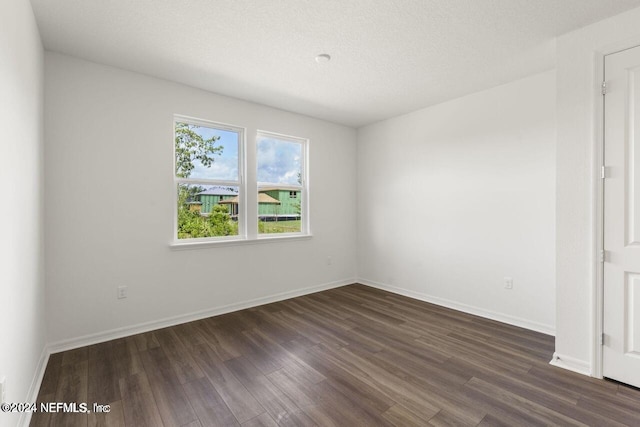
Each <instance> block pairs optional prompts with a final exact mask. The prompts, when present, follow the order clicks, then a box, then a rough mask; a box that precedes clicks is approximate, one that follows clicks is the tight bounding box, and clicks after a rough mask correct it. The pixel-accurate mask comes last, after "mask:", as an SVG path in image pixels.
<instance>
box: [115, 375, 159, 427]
mask: <svg viewBox="0 0 640 427" xmlns="http://www.w3.org/2000/svg"><path fill="white" fill-rule="evenodd" d="M120 395H121V396H122V411H123V413H124V421H125V426H127V427H146V426H149V427H161V426H163V425H164V423H163V422H162V417H161V416H160V412H159V411H158V407H157V405H156V401H155V399H154V397H153V392H152V391H151V385H150V384H149V380H148V379H147V375H146V374H145V373H144V372H142V373H137V374H133V375H130V376H127V377H125V378H121V379H120Z"/></svg>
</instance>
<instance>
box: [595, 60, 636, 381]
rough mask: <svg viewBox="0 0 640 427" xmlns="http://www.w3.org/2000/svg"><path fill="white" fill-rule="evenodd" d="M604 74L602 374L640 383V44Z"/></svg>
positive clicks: (611, 62) (610, 64) (607, 63)
mask: <svg viewBox="0 0 640 427" xmlns="http://www.w3.org/2000/svg"><path fill="white" fill-rule="evenodd" d="M604 72H605V81H606V82H607V90H606V95H605V98H604V108H605V112H604V116H605V117H604V162H605V165H606V167H607V169H606V179H605V180H604V249H605V251H606V257H605V263H604V333H605V340H604V347H603V373H604V376H605V377H607V378H611V379H614V380H618V381H621V382H624V383H627V384H631V385H634V386H636V387H640V47H635V48H633V49H629V50H625V51H622V52H618V53H615V54H612V55H608V56H606V57H605V71H604Z"/></svg>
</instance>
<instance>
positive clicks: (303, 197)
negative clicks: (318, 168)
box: [256, 130, 311, 239]
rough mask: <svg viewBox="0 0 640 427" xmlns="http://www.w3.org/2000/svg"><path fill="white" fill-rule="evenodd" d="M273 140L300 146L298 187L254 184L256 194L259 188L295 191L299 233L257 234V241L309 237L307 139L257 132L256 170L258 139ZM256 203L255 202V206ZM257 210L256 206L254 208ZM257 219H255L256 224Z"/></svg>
mask: <svg viewBox="0 0 640 427" xmlns="http://www.w3.org/2000/svg"><path fill="white" fill-rule="evenodd" d="M262 137H264V138H273V139H277V140H280V141H285V142H292V143H296V144H300V145H301V159H300V169H301V170H300V178H301V181H302V183H301V184H300V185H292V184H281V183H277V182H256V187H257V188H256V194H257V193H258V192H259V191H260V187H277V188H279V189H282V190H288V191H297V192H298V200H300V231H299V232H295V233H262V234H261V233H258V236H257V238H258V239H273V238H286V237H293V236H310V235H311V230H310V223H311V222H310V218H309V144H310V143H309V139H307V138H300V137H297V136H291V135H284V134H281V133H275V132H270V131H264V130H258V132H257V133H256V170H257V167H258V142H259V140H260V138H262ZM256 181H257V179H256ZM257 203H258V201H257V200H256V205H257ZM256 208H257V209H259V208H258V206H256ZM257 221H258V218H256V223H257Z"/></svg>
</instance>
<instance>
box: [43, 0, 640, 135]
mask: <svg viewBox="0 0 640 427" xmlns="http://www.w3.org/2000/svg"><path fill="white" fill-rule="evenodd" d="M31 3H32V4H33V8H34V11H35V14H36V18H37V21H38V25H39V28H40V32H41V34H42V39H43V42H44V45H45V48H46V49H48V50H52V51H56V52H62V53H66V54H70V55H74V56H78V57H81V58H86V59H89V60H92V61H96V62H99V63H104V64H108V65H113V66H116V67H120V68H125V69H129V70H133V71H138V72H141V73H145V74H149V75H152V76H157V77H161V78H165V79H169V80H173V81H177V82H181V83H185V84H188V85H192V86H195V87H199V88H202V89H206V90H210V91H213V92H216V93H220V94H224V95H229V96H234V97H237V98H242V99H246V100H250V101H254V102H258V103H261V104H266V105H270V106H273V107H277V108H281V109H284V110H290V111H295V112H298V113H302V114H307V115H309V116H313V117H318V118H322V119H326V120H330V121H333V122H337V123H343V124H346V125H350V126H360V125H363V124H367V123H371V122H374V121H377V120H381V119H385V118H389V117H393V116H396V115H399V114H403V113H406V112H409V111H413V110H416V109H418V108H421V107H426V106H429V105H433V104H437V103H439V102H442V101H445V100H448V99H452V98H455V97H458V96H461V95H464V94H468V93H471V92H476V91H479V90H482V89H486V88H490V87H494V86H497V85H500V84H503V83H506V82H509V81H512V80H515V79H517V78H520V77H524V76H527V75H530V74H532V73H535V72H540V71H544V70H548V69H551V68H553V66H554V61H555V43H554V37H555V36H557V35H559V34H562V33H565V32H568V31H571V30H573V29H576V28H579V27H581V26H584V25H587V24H589V23H592V22H595V21H598V20H601V19H603V18H606V17H608V16H612V15H615V14H617V13H620V12H623V11H625V10H628V9H631V8H634V7H638V6H640V0H315V1H313V0H108V1H105V0H32V1H31ZM320 53H328V54H330V55H331V57H332V59H331V61H330V62H328V63H325V64H318V63H316V62H315V61H314V58H315V56H316V55H318V54H320Z"/></svg>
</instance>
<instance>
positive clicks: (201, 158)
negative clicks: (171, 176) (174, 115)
mask: <svg viewBox="0 0 640 427" xmlns="http://www.w3.org/2000/svg"><path fill="white" fill-rule="evenodd" d="M175 126H176V130H175V132H176V133H175V144H176V176H177V177H178V178H192V179H217V180H226V181H238V145H239V142H240V136H239V134H238V133H237V132H234V131H230V130H223V129H216V128H213V127H207V126H200V125H193V124H189V123H183V122H176V125H175Z"/></svg>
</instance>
